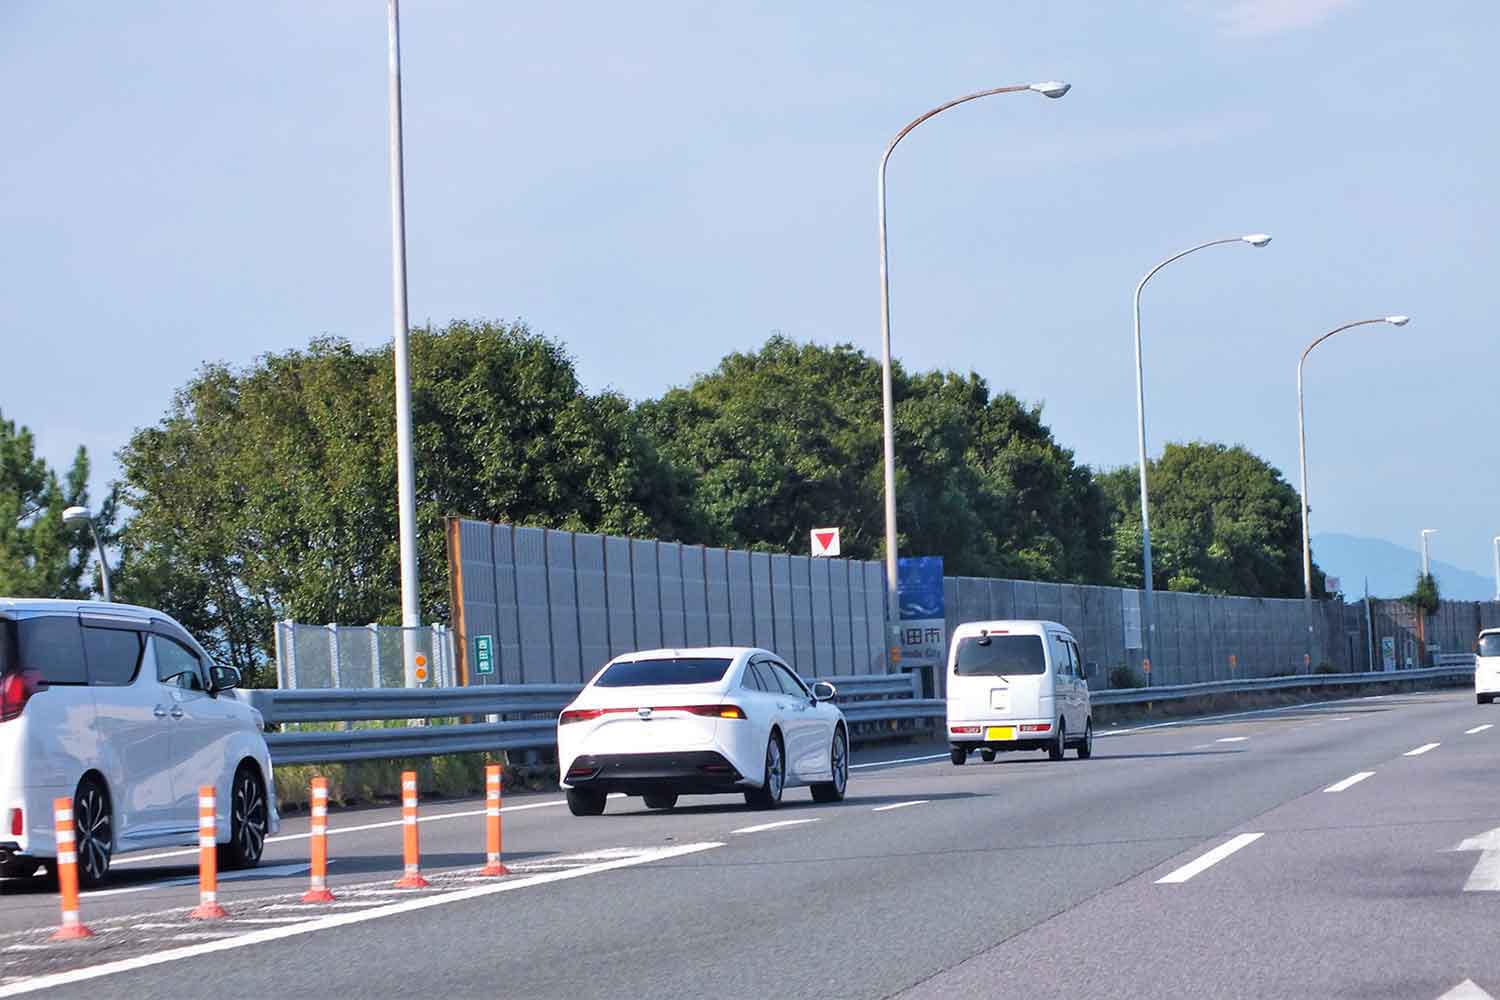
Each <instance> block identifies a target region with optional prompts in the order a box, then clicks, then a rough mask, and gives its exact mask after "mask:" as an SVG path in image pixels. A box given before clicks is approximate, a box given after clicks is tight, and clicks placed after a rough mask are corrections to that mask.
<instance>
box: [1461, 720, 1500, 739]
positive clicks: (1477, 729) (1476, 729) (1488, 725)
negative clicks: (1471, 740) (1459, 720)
mask: <svg viewBox="0 0 1500 1000" xmlns="http://www.w3.org/2000/svg"><path fill="white" fill-rule="evenodd" d="M1494 726H1495V724H1494V723H1493V722H1486V723H1485V724H1484V725H1482V726H1475V727H1474V728H1473V729H1465V730H1464V735H1465V736H1473V735H1474V734H1475V733H1482V732H1484V731H1485V730H1486V729H1493V728H1494Z"/></svg>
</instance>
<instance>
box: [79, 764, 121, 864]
mask: <svg viewBox="0 0 1500 1000" xmlns="http://www.w3.org/2000/svg"><path fill="white" fill-rule="evenodd" d="M73 829H74V838H75V841H76V843H75V845H74V849H75V851H76V852H77V854H78V884H79V885H81V886H82V887H83V888H85V889H92V888H94V887H95V886H97V885H100V884H101V883H103V882H104V880H105V879H106V878H108V877H109V859H110V855H111V854H112V853H113V851H114V826H113V824H112V822H111V820H110V813H109V793H108V792H106V791H105V790H104V784H103V783H102V782H100V781H99V779H98V778H84V779H83V780H82V781H80V782H79V783H78V791H76V792H74V793H73Z"/></svg>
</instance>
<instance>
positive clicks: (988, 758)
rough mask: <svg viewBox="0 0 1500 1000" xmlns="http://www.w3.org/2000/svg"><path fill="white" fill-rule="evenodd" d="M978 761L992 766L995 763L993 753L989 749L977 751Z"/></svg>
mask: <svg viewBox="0 0 1500 1000" xmlns="http://www.w3.org/2000/svg"><path fill="white" fill-rule="evenodd" d="M979 759H980V760H982V761H984V762H985V763H986V764H993V763H994V762H995V751H994V750H991V749H990V748H989V747H985V748H984V749H982V750H980V751H979Z"/></svg>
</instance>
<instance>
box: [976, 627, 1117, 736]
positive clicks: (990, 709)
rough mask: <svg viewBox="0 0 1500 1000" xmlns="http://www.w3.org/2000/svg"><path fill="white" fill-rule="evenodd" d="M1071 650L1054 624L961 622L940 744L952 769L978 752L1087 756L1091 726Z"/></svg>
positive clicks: (1071, 642) (1078, 661)
mask: <svg viewBox="0 0 1500 1000" xmlns="http://www.w3.org/2000/svg"><path fill="white" fill-rule="evenodd" d="M1084 674H1085V667H1084V661H1083V657H1082V656H1081V655H1080V654H1079V652H1078V642H1077V640H1076V639H1074V638H1073V633H1071V632H1069V631H1068V630H1067V629H1066V628H1065V627H1063V626H1062V625H1059V624H1057V622H1042V621H1001V622H966V623H965V624H963V625H960V626H959V627H958V628H957V629H955V630H954V633H953V645H952V646H951V647H949V650H948V743H949V748H950V750H951V752H952V757H953V763H954V764H962V763H964V762H965V761H966V760H968V759H969V753H970V752H971V751H974V750H978V751H979V754H980V756H981V757H983V758H984V759H985V760H986V761H991V760H994V759H995V752H996V751H997V750H1046V751H1047V755H1048V756H1049V757H1051V758H1052V759H1053V760H1062V757H1063V752H1064V751H1065V750H1066V749H1067V748H1069V747H1073V748H1075V749H1076V750H1077V751H1078V756H1079V757H1080V758H1081V759H1087V758H1089V757H1091V756H1092V755H1093V752H1094V720H1093V715H1092V712H1091V710H1090V708H1089V686H1088V681H1087V679H1086V678H1085V676H1084Z"/></svg>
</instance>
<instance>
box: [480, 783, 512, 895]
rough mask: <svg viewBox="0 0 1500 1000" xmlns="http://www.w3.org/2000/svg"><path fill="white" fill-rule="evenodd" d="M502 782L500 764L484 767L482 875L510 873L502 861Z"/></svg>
mask: <svg viewBox="0 0 1500 1000" xmlns="http://www.w3.org/2000/svg"><path fill="white" fill-rule="evenodd" d="M500 783H501V767H500V765H499V764H490V765H488V766H486V767H485V769H484V847H485V864H484V867H483V868H481V869H480V870H479V874H481V875H509V874H510V869H509V868H507V867H505V865H504V864H502V863H501V861H500Z"/></svg>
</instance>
